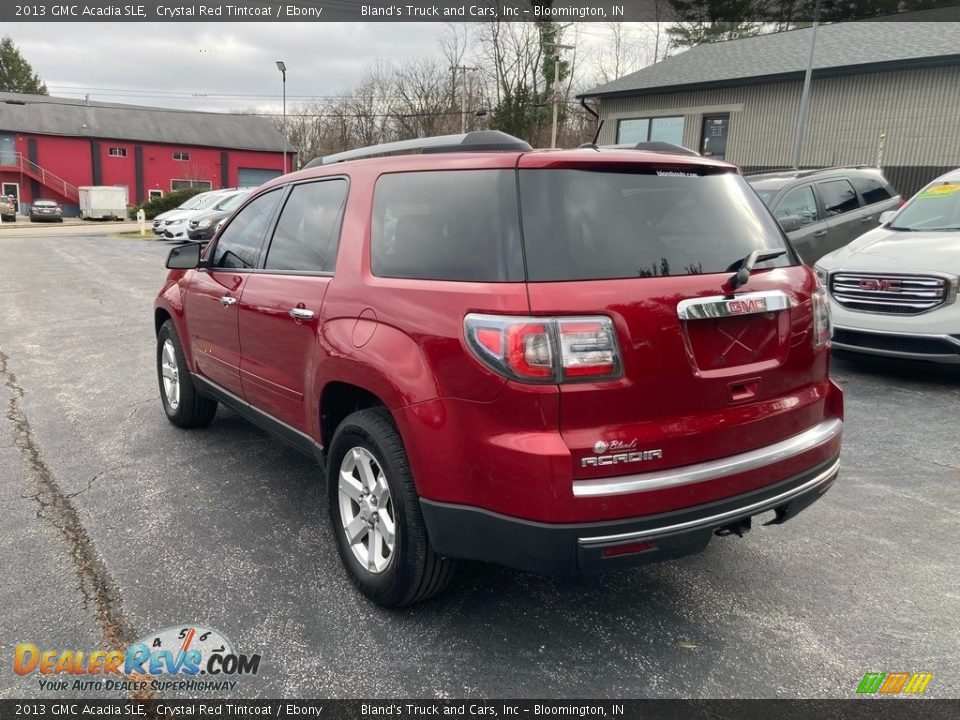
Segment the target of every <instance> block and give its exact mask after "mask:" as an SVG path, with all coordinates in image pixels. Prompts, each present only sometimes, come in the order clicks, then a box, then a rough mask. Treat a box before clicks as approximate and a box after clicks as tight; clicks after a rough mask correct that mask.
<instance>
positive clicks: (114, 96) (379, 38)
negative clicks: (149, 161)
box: [2, 22, 608, 112]
mask: <svg viewBox="0 0 960 720" xmlns="http://www.w3.org/2000/svg"><path fill="white" fill-rule="evenodd" d="M581 25H582V28H583V30H584V34H583V35H582V39H583V41H584V43H585V44H586V45H588V46H591V47H593V46H597V45H599V44H601V43H603V41H604V38H605V37H607V34H608V32H607V30H606V26H605V24H603V23H583V24H581ZM442 31H443V25H442V24H439V23H382V22H381V23H290V22H284V23H272V22H267V23H220V24H217V23H129V24H128V23H73V24H71V23H56V24H54V23H17V24H12V23H11V24H8V25H7V26H6V27H5V28H4V29H3V30H2V34H4V35H9V36H10V37H11V38H12V39H13V42H14V43H15V44H16V45H17V46H18V47H19V48H20V51H21V52H22V53H23V55H24V57H25V58H26V59H27V61H28V62H29V63H30V64H31V65H32V66H33V68H34V70H35V71H36V72H37V73H39V75H40V77H41V78H42V79H43V81H44V82H46V84H47V87H48V89H49V91H50V94H51V95H62V96H67V97H83V95H85V94H87V93H89V95H90V98H91V99H92V100H102V101H106V102H125V103H132V104H139V105H154V106H158V107H178V108H190V109H196V110H215V111H217V110H218V111H224V112H227V111H230V110H240V109H246V108H251V107H256V108H257V109H258V110H260V111H261V112H273V111H276V112H279V111H280V107H281V101H280V94H281V76H280V72H279V71H278V70H277V68H276V64H275V63H276V61H277V60H283V61H284V62H285V63H286V65H287V103H288V108H289V107H290V106H291V105H292V104H295V103H297V102H299V101H301V100H302V99H304V98H306V97H309V96H323V95H332V94H336V93H338V92H341V91H345V90H349V89H350V88H351V87H352V86H353V85H354V84H355V83H356V81H357V80H358V78H359V76H360V73H361V72H362V70H363V68H364V67H365V66H366V65H367V64H369V63H370V62H371V61H373V60H375V59H377V58H384V59H393V60H401V59H405V58H422V57H438V56H439V55H440V50H439V46H438V37H439V36H440V33H441V32H442ZM587 50H589V48H586V49H585V50H584V52H586V51H587ZM174 93H179V94H180V96H175V95H174ZM187 93H197V94H203V93H208V94H209V93H219V94H228V95H238V96H240V95H249V96H256V97H235V98H225V99H213V98H204V97H191V96H186V97H184V96H183V95H184V94H187Z"/></svg>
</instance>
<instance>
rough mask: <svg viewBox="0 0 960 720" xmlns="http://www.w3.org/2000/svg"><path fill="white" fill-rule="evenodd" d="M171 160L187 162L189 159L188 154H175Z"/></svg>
mask: <svg viewBox="0 0 960 720" xmlns="http://www.w3.org/2000/svg"><path fill="white" fill-rule="evenodd" d="M173 159H174V160H189V159H190V153H188V152H175V153H174V154H173Z"/></svg>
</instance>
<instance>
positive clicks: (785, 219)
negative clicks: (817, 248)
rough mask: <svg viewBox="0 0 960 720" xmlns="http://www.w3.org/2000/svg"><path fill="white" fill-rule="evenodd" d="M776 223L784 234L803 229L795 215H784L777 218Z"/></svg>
mask: <svg viewBox="0 0 960 720" xmlns="http://www.w3.org/2000/svg"><path fill="white" fill-rule="evenodd" d="M777 222H778V223H780V227H782V228H783V231H784V232H785V233H791V232H793V231H794V230H799V229H800V228H801V227H803V226H802V225H801V223H800V218H798V217H797V216H796V215H784V216H782V217H778V218H777Z"/></svg>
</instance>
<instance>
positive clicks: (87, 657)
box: [13, 624, 260, 692]
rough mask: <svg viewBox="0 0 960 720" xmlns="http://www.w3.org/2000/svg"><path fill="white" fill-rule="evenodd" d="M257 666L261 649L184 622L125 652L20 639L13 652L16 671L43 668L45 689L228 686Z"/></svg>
mask: <svg viewBox="0 0 960 720" xmlns="http://www.w3.org/2000/svg"><path fill="white" fill-rule="evenodd" d="M259 669H260V656H259V655H243V654H240V653H237V652H236V651H235V650H234V648H233V644H232V643H231V642H230V641H229V640H228V639H227V638H226V636H224V635H223V633H221V632H220V631H219V630H214V629H213V628H206V627H201V626H199V625H186V624H184V625H181V626H175V627H168V628H165V629H163V630H160V631H159V632H156V633H151V634H149V635H146V636H144V637H143V638H141V639H140V640H138V641H137V642H135V643H133V644H131V645H130V646H129V647H128V648H127V649H126V651H124V652H121V651H119V650H111V651H104V650H94V651H90V652H84V651H82V650H64V651H60V650H49V649H41V648H40V647H39V646H38V645H35V644H33V643H21V644H19V645H17V647H16V649H15V650H14V657H13V670H14V672H15V673H17V675H32V674H35V673H36V674H39V676H40V677H39V678H38V682H39V685H40V689H41V690H82V691H91V690H106V691H120V692H142V691H145V690H152V691H170V690H184V691H202V690H215V691H224V690H233V688H234V687H236V685H237V682H238V681H237V680H236V679H234V678H237V677H238V676H241V675H256V674H257V671H258V670H259Z"/></svg>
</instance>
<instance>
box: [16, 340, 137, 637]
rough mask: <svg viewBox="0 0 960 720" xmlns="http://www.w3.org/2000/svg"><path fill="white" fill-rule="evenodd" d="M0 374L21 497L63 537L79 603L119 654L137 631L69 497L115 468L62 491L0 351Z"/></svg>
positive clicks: (21, 395)
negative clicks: (23, 484)
mask: <svg viewBox="0 0 960 720" xmlns="http://www.w3.org/2000/svg"><path fill="white" fill-rule="evenodd" d="M0 376H2V377H3V380H4V383H5V385H6V386H7V388H8V389H9V390H10V400H9V402H8V403H7V410H6V417H7V419H8V420H9V421H10V422H11V423H12V424H13V428H14V431H15V438H14V445H15V446H16V448H17V449H18V450H19V452H20V456H21V459H22V461H23V464H24V465H25V466H26V469H27V471H28V474H29V479H30V482H31V484H32V485H33V489H34V490H35V491H36V492H34V493H33V494H31V495H27V496H25V497H27V498H30V499H32V500H34V501H35V502H36V503H37V506H38V509H37V517H38V518H39V519H41V520H43V521H45V522H47V523H49V524H50V525H51V526H52V527H54V528H55V529H56V530H57V532H59V533H60V535H61V537H62V538H63V540H64V541H65V543H66V545H67V549H68V552H69V554H70V557H71V559H72V561H73V564H74V566H75V567H76V570H77V576H78V578H79V581H80V594H81V595H82V596H83V601H84V605H85V606H87V607H92V608H94V609H95V611H96V617H97V621H98V622H99V624H100V627H101V630H102V631H103V636H104V640H105V642H106V644H107V646H108V647H109V648H110V649H111V650H119V651H120V652H124V651H125V650H126V648H127V647H128V646H129V645H130V644H131V643H133V642H134V641H135V640H136V633H135V632H134V628H133V626H132V625H131V623H130V621H129V620H128V619H127V616H126V613H125V611H124V607H123V598H122V594H121V592H120V588H119V586H118V585H117V583H116V582H115V581H114V579H113V577H112V576H111V575H110V571H109V570H108V569H107V567H106V565H105V563H104V562H103V559H102V558H101V557H100V555H99V553H98V552H97V550H96V547H95V546H94V543H93V540H92V539H91V538H90V536H89V534H88V533H87V531H86V529H85V528H84V527H83V523H82V522H81V520H80V515H79V514H78V513H77V510H76V508H75V507H74V506H73V504H72V503H71V501H70V500H71V498H73V497H76V495H78V494H80V492H84V491H85V490H86V489H89V488H90V486H91V485H92V484H93V483H94V482H95V481H96V480H97V479H98V478H99V477H101V476H103V475H105V474H107V473H109V472H112V471H113V470H116V469H117V468H112V469H111V470H105V471H104V472H102V473H99V474H97V475H95V476H94V477H93V478H92V479H90V480H89V481H88V482H87V487H86V488H85V489H84V490H80V491H78V492H75V493H72V494H69V495H68V494H65V493H64V492H63V490H62V489H61V487H60V485H59V484H58V483H57V481H56V479H55V478H54V476H53V473H51V472H50V469H49V468H48V467H47V465H46V463H45V462H44V460H43V457H42V456H41V454H40V447H39V444H38V443H37V439H36V437H35V436H34V434H33V429H32V428H31V427H30V421H29V420H28V419H27V416H26V415H25V414H24V412H23V407H22V401H23V397H24V395H25V393H24V390H23V388H22V387H21V386H20V385H19V384H18V383H17V378H16V376H15V375H14V374H13V372H11V370H10V368H9V365H8V358H7V356H6V355H5V354H4V353H3V352H2V351H0Z"/></svg>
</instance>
